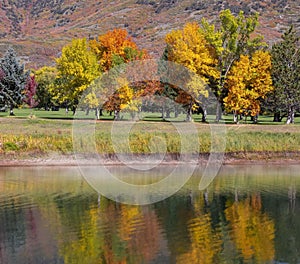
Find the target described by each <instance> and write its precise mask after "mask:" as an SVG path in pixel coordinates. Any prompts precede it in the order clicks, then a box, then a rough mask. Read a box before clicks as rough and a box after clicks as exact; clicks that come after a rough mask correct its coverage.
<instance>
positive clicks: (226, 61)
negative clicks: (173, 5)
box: [201, 9, 265, 120]
mask: <svg viewBox="0 0 300 264" xmlns="http://www.w3.org/2000/svg"><path fill="white" fill-rule="evenodd" d="M219 23H220V27H219V28H218V29H217V28H216V26H215V25H214V24H210V23H209V22H208V21H207V20H206V19H202V22H201V32H203V34H204V36H205V39H206V40H207V41H208V42H209V43H210V44H211V45H212V47H214V50H215V56H216V59H217V70H218V72H219V76H218V78H217V80H216V81H215V82H214V83H211V85H212V88H213V89H214V92H215V95H216V97H217V99H218V100H219V102H220V103H222V100H223V98H224V97H225V96H226V93H227V91H226V88H225V84H226V80H227V75H228V73H229V71H230V69H231V68H232V66H233V64H234V62H236V61H237V60H239V58H240V56H241V55H242V54H244V55H247V54H249V55H251V54H252V53H253V52H254V51H255V50H257V49H259V48H261V47H263V46H265V43H263V42H262V41H261V40H262V37H256V38H251V34H252V33H253V32H254V31H255V28H256V26H257V25H258V14H254V15H251V16H249V17H245V15H244V13H243V12H242V11H240V12H239V14H238V15H237V16H234V15H233V14H232V13H231V11H230V10H228V9H226V10H223V11H221V12H220V15H219ZM220 117H221V112H220V111H219V112H218V113H217V117H216V118H217V120H219V119H220Z"/></svg>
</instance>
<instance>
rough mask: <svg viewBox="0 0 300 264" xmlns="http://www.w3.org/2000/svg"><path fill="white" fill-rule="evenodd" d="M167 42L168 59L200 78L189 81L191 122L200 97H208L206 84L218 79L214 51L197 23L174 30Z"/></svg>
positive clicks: (188, 117) (168, 36) (168, 35)
mask: <svg viewBox="0 0 300 264" xmlns="http://www.w3.org/2000/svg"><path fill="white" fill-rule="evenodd" d="M165 40H166V44H167V49H166V54H167V55H166V59H167V60H169V61H173V62H176V63H179V64H181V65H183V66H185V67H187V68H188V69H189V70H191V71H192V72H194V73H196V74H197V75H198V76H199V77H198V78H196V77H192V78H191V79H190V80H187V81H188V85H187V92H188V93H189V94H190V100H189V101H190V102H189V104H188V116H187V119H188V120H191V116H190V114H191V110H192V107H193V105H194V103H195V101H196V100H198V98H199V96H200V95H205V96H207V89H206V86H205V83H208V82H209V81H210V80H212V79H215V78H217V77H218V72H217V70H216V68H215V66H216V63H217V60H216V59H215V58H214V50H213V49H212V47H211V45H210V44H209V43H208V42H207V41H206V40H205V37H204V34H203V33H201V31H200V27H199V25H197V24H196V23H188V24H186V25H185V26H184V28H183V29H182V30H173V31H172V32H171V33H169V34H167V35H166V39H165ZM182 99H183V98H182Z"/></svg>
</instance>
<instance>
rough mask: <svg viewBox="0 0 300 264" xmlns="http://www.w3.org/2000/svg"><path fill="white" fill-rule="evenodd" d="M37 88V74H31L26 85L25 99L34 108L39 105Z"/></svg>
mask: <svg viewBox="0 0 300 264" xmlns="http://www.w3.org/2000/svg"><path fill="white" fill-rule="evenodd" d="M36 88H37V82H36V81H35V76H34V75H30V76H29V78H28V80H27V83H26V86H25V99H24V102H25V103H26V104H27V105H28V106H29V107H30V108H33V107H35V106H36V105H37V101H36V98H35V95H36Z"/></svg>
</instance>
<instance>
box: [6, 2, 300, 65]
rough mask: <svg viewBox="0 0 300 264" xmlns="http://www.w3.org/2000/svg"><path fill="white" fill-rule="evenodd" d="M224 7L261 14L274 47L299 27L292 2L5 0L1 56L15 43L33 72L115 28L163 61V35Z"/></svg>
mask: <svg viewBox="0 0 300 264" xmlns="http://www.w3.org/2000/svg"><path fill="white" fill-rule="evenodd" d="M225 8H229V9H231V10H232V11H233V12H238V11H239V10H243V11H244V12H245V13H249V12H255V11H257V12H259V13H260V22H261V25H260V27H259V32H260V33H261V34H263V35H264V36H265V38H266V40H267V41H269V42H271V43H272V42H274V41H276V40H277V39H278V38H279V36H280V35H281V33H282V32H283V30H284V29H285V28H286V26H288V25H290V24H291V23H293V24H294V25H295V26H296V27H298V28H299V25H300V20H299V13H300V4H299V3H298V1H293V0H262V1H250V0H246V1H238V0H226V1H222V0H218V1H217V0H202V1H197V0H184V1H179V0H161V1H157V0H125V1H123V0H116V1H101V2H100V1H96V0H90V1H83V0H80V1H74V0H55V1H48V0H22V1H19V0H3V1H1V3H0V52H3V51H4V50H5V49H6V48H7V45H8V43H10V44H11V43H12V44H13V45H16V46H17V51H18V52H19V55H22V56H24V57H25V58H24V59H27V60H28V61H29V62H30V63H29V65H30V66H31V67H40V66H42V65H49V64H51V63H53V58H54V57H56V56H57V55H58V53H59V51H60V49H61V47H62V46H63V45H64V44H65V43H66V42H68V41H69V40H70V39H71V38H76V37H83V36H84V37H95V36H97V35H99V34H102V33H104V32H106V31H107V30H111V29H113V28H126V29H127V30H128V32H129V33H130V35H132V36H133V37H134V40H135V41H136V42H137V43H138V44H139V45H140V47H142V48H146V49H149V51H150V53H151V54H152V55H153V56H156V57H158V56H160V55H161V53H162V50H163V47H164V42H163V38H164V35H165V34H166V33H167V32H169V31H170V30H171V29H174V28H178V27H182V26H183V24H184V23H186V22H187V21H190V20H196V21H200V19H201V18H202V17H203V16H204V17H207V18H209V19H210V20H213V19H215V18H216V17H217V15H218V13H219V11H220V10H222V9H225ZM1 44H2V45H1ZM26 57H27V58H26Z"/></svg>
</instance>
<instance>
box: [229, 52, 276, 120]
mask: <svg viewBox="0 0 300 264" xmlns="http://www.w3.org/2000/svg"><path fill="white" fill-rule="evenodd" d="M226 87H227V89H228V95H227V97H225V98H224V105H225V108H226V109H227V110H228V111H233V116H234V122H235V123H237V122H238V118H237V115H238V114H245V115H246V116H247V115H248V114H250V115H251V116H252V117H255V121H256V117H257V116H258V114H259V112H260V104H261V101H262V100H263V99H265V97H266V95H267V94H268V93H269V92H270V91H272V90H273V86H272V78H271V56H270V54H269V53H268V52H264V51H256V52H255V53H254V54H253V56H252V58H250V57H249V56H247V55H241V57H240V60H239V61H237V62H236V63H235V64H234V66H233V67H232V69H231V71H230V73H229V74H228V78H227V83H226Z"/></svg>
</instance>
